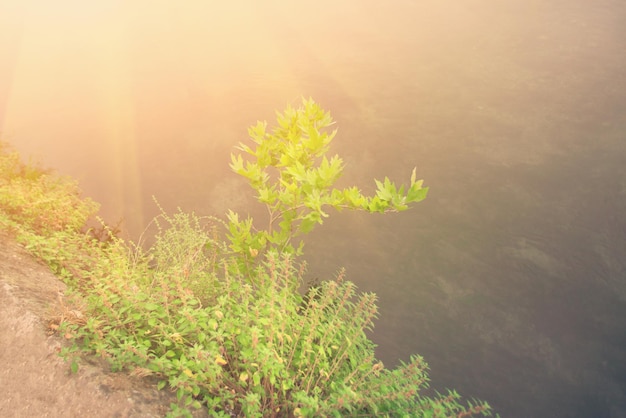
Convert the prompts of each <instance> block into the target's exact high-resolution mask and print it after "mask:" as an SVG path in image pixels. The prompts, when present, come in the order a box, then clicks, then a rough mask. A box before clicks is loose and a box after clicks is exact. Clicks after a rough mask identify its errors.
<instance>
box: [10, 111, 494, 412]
mask: <svg viewBox="0 0 626 418" xmlns="http://www.w3.org/2000/svg"><path fill="white" fill-rule="evenodd" d="M331 124H332V119H331V118H330V115H329V114H328V113H327V112H324V111H323V110H321V108H319V106H318V105H317V104H315V103H314V102H313V101H311V100H305V101H303V104H302V106H301V107H300V108H298V109H292V108H288V109H287V110H286V111H285V112H284V113H282V114H278V126H277V127H276V128H274V129H273V130H272V132H271V133H267V132H266V124H265V123H259V124H257V125H256V126H255V127H253V128H251V129H250V135H251V137H252V139H253V141H254V143H255V144H256V146H255V148H254V149H252V148H250V147H248V146H246V145H244V144H242V145H241V146H240V148H241V150H243V151H244V152H245V153H246V154H248V156H249V157H252V160H251V161H244V159H243V157H242V156H241V155H236V156H235V155H234V156H233V157H232V164H231V166H232V168H233V170H234V171H235V172H237V173H239V174H241V175H243V176H244V177H246V178H247V179H248V180H249V182H250V184H251V186H252V187H253V189H254V190H255V192H256V194H257V198H258V200H259V201H260V202H261V203H263V204H265V205H266V207H267V209H268V214H269V218H268V223H267V227H266V228H259V229H257V228H256V226H255V224H254V220H253V219H251V218H247V219H245V220H240V219H239V216H238V215H237V214H235V213H234V212H229V214H228V215H227V221H221V220H219V219H216V218H212V217H200V216H197V215H195V214H193V213H191V214H188V213H183V212H181V211H179V212H177V213H175V214H174V215H168V214H166V213H165V212H164V211H163V210H161V214H160V215H159V216H158V217H157V218H155V220H154V224H155V226H156V229H157V232H156V235H155V239H154V244H153V245H152V246H150V248H148V249H146V250H144V249H143V248H142V247H141V246H138V245H134V244H132V243H126V242H124V241H123V240H121V239H119V238H116V237H115V236H114V234H113V233H112V231H110V230H108V229H107V228H106V227H105V228H104V230H105V231H106V234H105V235H106V237H107V239H106V240H98V239H95V238H94V236H99V235H100V234H89V233H87V232H85V230H84V225H85V221H86V220H87V218H88V217H89V215H90V214H92V213H93V212H94V211H95V206H94V204H93V203H91V202H90V201H88V200H81V199H80V198H79V194H78V191H77V188H76V186H75V184H74V183H71V182H67V181H66V180H63V179H58V178H56V177H54V176H51V175H49V174H47V173H43V172H41V171H37V170H33V169H31V168H28V167H27V166H24V165H20V164H21V163H19V159H17V160H16V156H15V155H14V154H11V153H7V152H6V150H5V149H4V148H0V151H2V153H0V170H1V174H2V178H1V179H0V220H2V223H1V224H0V225H4V226H5V227H11V228H13V229H15V230H16V231H17V232H18V238H19V239H20V240H22V242H24V243H25V245H26V248H28V249H29V250H30V251H32V252H33V253H34V254H36V255H37V256H39V257H40V258H42V259H43V260H45V261H46V262H48V264H50V265H51V267H52V268H53V269H54V270H55V271H56V272H57V273H58V274H59V275H60V276H61V277H62V278H64V279H65V280H66V282H67V283H68V284H70V286H72V289H73V292H74V296H75V299H74V300H75V302H74V304H75V308H76V309H75V310H80V311H81V312H82V315H74V316H67V317H64V319H65V320H64V321H63V323H62V324H61V327H60V330H61V332H62V333H63V335H65V337H66V338H69V339H71V340H72V341H73V342H74V345H73V346H72V347H69V348H66V349H64V350H63V354H64V355H66V356H68V357H69V358H71V359H72V369H73V370H75V369H76V368H77V365H78V362H77V358H78V357H77V352H79V351H83V352H87V353H91V354H93V355H97V356H100V357H102V358H105V359H107V360H108V361H109V362H110V364H111V366H112V367H113V368H114V369H116V370H127V371H129V372H131V373H133V374H135V375H140V376H153V377H155V378H157V379H158V381H159V383H158V388H159V389H163V388H165V387H166V386H167V387H169V389H171V390H173V391H175V392H176V394H177V397H178V400H179V403H178V404H173V405H172V411H171V414H172V415H189V414H190V412H189V411H190V410H192V409H194V408H201V407H204V408H206V409H207V410H208V411H209V413H210V414H211V415H213V416H246V417H255V416H256V417H298V416H424V417H433V416H436V417H443V416H446V417H448V416H456V417H464V416H469V415H476V414H484V415H490V414H491V411H490V407H489V405H488V404H487V403H484V402H479V401H470V402H467V401H466V402H463V403H461V401H460V397H459V395H458V394H457V393H456V392H454V391H451V392H449V393H447V394H443V395H439V394H436V395H434V396H432V395H431V396H427V395H424V389H425V388H427V387H428V376H427V365H426V363H425V362H424V360H423V359H422V358H421V357H419V356H413V357H411V359H410V361H409V363H407V364H402V365H401V366H400V367H398V368H396V369H394V370H388V369H386V368H385V367H384V366H383V364H382V363H381V362H380V361H378V360H376V358H375V355H374V348H375V347H374V344H373V343H372V342H371V341H370V340H369V339H368V338H367V335H366V332H367V331H368V330H371V328H372V326H373V323H374V320H375V319H376V317H377V315H378V311H377V307H376V296H375V295H373V294H369V293H365V294H359V293H357V291H356V286H355V285H354V284H353V283H352V282H350V281H347V280H345V278H344V273H343V272H342V273H340V274H339V275H338V276H337V277H336V278H334V279H332V280H326V281H322V282H321V283H319V284H318V285H316V286H314V287H311V288H310V289H309V291H308V292H307V293H306V294H305V295H302V294H301V293H299V291H298V289H300V288H301V286H302V284H303V274H304V272H305V265H304V262H301V261H299V258H298V257H299V256H301V255H302V248H303V246H302V243H301V242H295V240H300V239H301V238H300V237H301V236H302V235H304V234H306V233H307V232H309V231H310V230H311V229H312V228H313V227H314V226H315V225H316V224H320V223H322V221H323V219H324V218H325V217H327V216H328V214H327V213H326V211H325V210H326V209H325V208H326V207H333V208H336V209H343V208H347V209H353V210H365V211H368V212H388V211H401V210H405V209H407V208H408V205H409V204H410V203H413V202H417V201H420V200H422V199H423V198H424V197H425V196H426V192H427V189H426V188H423V187H422V182H421V180H420V181H416V179H415V170H414V171H413V175H412V176H411V180H410V183H409V185H408V186H406V187H404V186H401V187H397V186H395V184H393V183H392V182H391V181H390V180H389V179H387V178H386V179H384V180H383V181H376V185H377V192H376V194H375V196H372V197H367V196H363V195H362V194H361V192H360V191H359V189H357V188H356V187H352V188H348V189H343V190H339V189H335V188H333V185H334V182H335V181H336V180H337V178H338V177H339V175H340V174H341V171H342V168H343V163H342V161H341V159H340V158H339V157H338V156H334V157H332V158H330V159H328V158H327V157H326V154H327V152H328V150H329V148H328V147H329V144H330V142H331V140H332V138H333V137H334V132H333V133H324V129H326V128H327V127H329V126H330V125H331ZM34 208H36V210H35V209H34ZM81 228H83V229H81Z"/></svg>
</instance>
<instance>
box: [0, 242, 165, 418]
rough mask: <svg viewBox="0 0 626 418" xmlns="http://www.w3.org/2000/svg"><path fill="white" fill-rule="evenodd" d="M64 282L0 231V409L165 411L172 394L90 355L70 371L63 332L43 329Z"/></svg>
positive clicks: (84, 413) (19, 413) (5, 412)
mask: <svg viewBox="0 0 626 418" xmlns="http://www.w3.org/2000/svg"><path fill="white" fill-rule="evenodd" d="M64 288H65V287H64V285H63V283H61V282H60V281H59V280H58V279H57V278H56V277H55V276H54V275H53V274H52V273H51V272H50V271H49V269H48V268H47V267H46V266H44V265H42V264H41V263H39V262H37V261H36V260H35V259H34V258H33V257H31V256H29V255H28V253H27V252H26V251H25V250H24V249H22V248H21V247H20V246H19V245H18V244H17V243H15V241H14V240H12V239H11V238H10V237H8V236H7V235H6V234H3V233H1V232H0V416H1V417H7V418H9V417H29V418H30V417H160V416H164V415H165V413H166V412H167V411H168V409H169V408H168V405H169V404H170V402H171V401H172V400H173V397H172V394H171V393H169V392H167V391H157V390H156V389H155V388H154V386H153V385H149V384H148V382H146V381H142V380H141V379H139V378H134V377H130V376H128V375H126V374H123V373H111V372H110V371H108V370H107V369H106V367H105V366H104V365H99V364H95V363H94V364H83V363H81V366H80V369H79V371H78V373H75V374H73V373H71V372H70V368H69V364H68V363H66V362H64V361H63V360H62V359H61V358H60V357H59V356H58V352H59V350H60V347H61V344H63V341H62V339H61V338H60V337H59V336H56V335H48V334H49V332H48V330H47V318H49V317H51V315H52V314H53V313H54V310H55V307H56V309H58V306H59V305H60V297H62V294H63V290H64Z"/></svg>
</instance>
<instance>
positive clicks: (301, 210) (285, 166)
mask: <svg viewBox="0 0 626 418" xmlns="http://www.w3.org/2000/svg"><path fill="white" fill-rule="evenodd" d="M333 123H334V122H333V120H332V117H331V116H330V113H328V112H326V111H324V110H323V109H322V108H321V107H320V106H319V105H318V104H317V103H315V102H314V101H313V100H311V99H309V100H303V102H302V106H300V107H299V108H297V109H294V108H292V107H288V108H287V110H285V111H284V112H283V113H277V126H276V127H274V128H273V129H272V130H271V131H270V132H268V127H267V123H266V122H258V123H257V124H256V125H255V126H252V127H250V128H249V129H248V134H249V135H250V138H251V139H252V142H253V145H252V147H251V146H249V145H247V144H244V143H241V144H240V145H239V147H238V148H239V150H240V151H242V152H244V153H245V154H247V156H248V157H249V159H244V157H243V156H242V155H241V154H232V155H231V164H230V166H231V168H232V169H233V171H235V172H236V173H237V174H240V175H242V176H243V177H245V178H246V179H247V180H248V182H249V184H250V186H252V188H253V189H254V190H255V192H256V197H257V199H258V201H259V202H261V203H263V204H264V205H265V206H266V208H267V211H268V218H269V219H268V223H267V226H266V227H265V228H263V229H256V228H255V227H254V225H253V221H252V219H251V218H247V219H245V220H241V219H240V218H239V216H238V215H237V214H236V213H234V212H232V211H231V212H229V213H228V221H229V227H230V231H229V232H230V235H229V239H230V241H231V248H232V249H233V250H234V251H236V252H238V253H240V254H243V255H244V256H245V258H246V260H247V261H251V260H252V259H253V258H255V257H257V255H258V254H259V253H263V252H264V251H266V250H267V249H268V248H274V249H276V250H278V251H280V252H289V253H296V254H302V247H303V242H302V241H300V242H299V243H293V240H294V238H296V237H299V236H301V235H303V234H306V233H308V232H310V231H311V230H312V229H313V228H314V227H315V225H317V224H321V223H323V221H324V218H326V217H328V213H327V209H326V208H327V207H331V208H334V209H337V210H341V209H352V210H363V211H366V212H370V213H374V212H378V213H384V212H398V211H403V210H406V209H408V207H409V206H408V205H409V204H411V203H414V202H419V201H421V200H423V199H424V198H425V197H426V194H427V192H428V188H427V187H423V186H422V184H423V181H422V180H416V169H413V173H412V175H411V178H410V183H409V184H408V186H400V187H398V186H396V185H395V184H394V183H393V182H391V181H390V180H389V179H388V178H386V177H385V179H384V180H382V181H379V180H375V183H376V187H377V191H376V194H375V195H374V196H371V197H368V196H364V195H363V194H362V193H361V191H360V190H359V189H358V188H357V187H350V188H346V189H337V188H334V187H333V186H334V185H335V183H336V181H337V180H338V179H339V177H340V176H341V174H342V172H343V168H344V164H343V160H342V159H341V158H340V157H339V156H338V155H334V156H332V157H330V158H328V157H327V154H328V152H329V150H330V143H331V141H332V140H333V138H334V137H335V135H336V133H337V131H336V130H335V131H331V132H328V128H329V127H331V126H332V125H333ZM294 244H296V245H295V247H294Z"/></svg>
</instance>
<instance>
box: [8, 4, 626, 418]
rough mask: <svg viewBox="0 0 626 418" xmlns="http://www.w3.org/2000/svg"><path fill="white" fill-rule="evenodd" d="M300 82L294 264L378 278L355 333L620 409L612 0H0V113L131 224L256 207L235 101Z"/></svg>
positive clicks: (582, 413) (621, 121)
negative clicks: (240, 174) (302, 174)
mask: <svg viewBox="0 0 626 418" xmlns="http://www.w3.org/2000/svg"><path fill="white" fill-rule="evenodd" d="M302 96H304V97H309V96H311V97H313V98H314V99H315V100H316V101H318V102H319V103H320V104H321V105H322V106H323V107H324V108H325V109H327V110H330V111H331V113H332V114H333V116H334V118H335V120H336V121H337V127H338V128H339V133H338V135H337V137H336V140H335V143H334V145H333V147H334V148H333V151H334V152H337V153H339V154H340V155H341V156H342V157H343V158H344V160H345V162H346V171H345V176H344V177H343V178H342V180H341V184H342V185H352V184H356V185H359V186H360V187H361V188H362V189H363V190H365V191H369V192H371V191H372V189H373V182H372V179H373V178H374V177H376V178H381V177H384V176H385V175H388V176H389V177H391V178H392V179H394V180H396V181H399V182H401V181H407V180H408V177H409V175H410V172H411V169H412V168H413V167H414V166H417V172H418V175H419V177H421V178H424V179H425V183H426V184H427V185H428V186H430V188H431V189H430V193H429V196H428V198H427V199H426V200H425V201H424V202H422V203H420V204H418V205H416V207H414V208H413V209H411V210H410V211H408V212H404V213H400V214H393V215H389V216H376V215H366V214H360V213H346V212H342V213H337V214H335V213H333V214H332V216H331V217H330V218H329V219H328V221H326V222H325V224H324V225H323V226H322V227H320V228H319V229H318V230H316V231H314V232H313V234H312V235H311V237H310V240H309V241H308V243H307V247H306V248H305V250H306V253H307V260H308V262H309V270H310V275H311V276H312V277H313V276H317V277H321V278H324V277H328V276H329V275H332V274H334V272H336V271H337V270H338V269H339V268H340V267H342V266H343V267H346V269H347V273H348V277H349V278H350V279H351V280H353V281H355V282H356V283H357V284H358V285H359V288H360V289H361V290H363V291H373V292H376V293H377V294H378V296H379V298H380V306H381V318H380V320H379V321H378V323H377V326H376V329H375V331H374V335H373V338H374V340H375V341H376V342H377V344H378V345H379V347H378V354H379V356H380V358H381V359H382V360H383V361H384V362H385V364H386V365H388V366H390V367H392V366H394V365H396V364H398V362H399V361H402V360H407V359H408V357H409V355H410V354H412V353H419V354H422V355H423V356H424V357H425V358H426V360H427V361H428V362H429V364H430V365H431V378H432V385H433V387H435V388H437V389H443V388H444V387H451V388H455V389H458V390H459V392H461V393H462V394H464V395H467V396H474V397H479V398H482V399H486V400H487V401H489V402H490V403H491V404H492V405H493V406H494V407H495V408H496V410H497V411H498V412H500V413H501V414H502V416H512V417H540V416H551V417H591V416H593V417H621V416H626V319H625V318H626V218H625V217H624V214H625V213H626V3H624V2H621V1H611V0H598V1H593V2H590V1H583V0H567V1H566V0H553V1H549V2H548V1H538V0H524V1H522V0H502V1H498V2H488V1H484V0H468V1H464V2H454V3H453V2H440V1H434V0H424V1H418V0H416V1H410V0H402V1H401V0H398V1H395V2H379V1H373V0H360V1H356V0H346V1H341V2H337V1H329V0H320V1H317V2H315V4H307V5H306V6H304V5H296V2H284V1H279V0H271V1H267V2H263V3H262V4H261V2H254V1H251V0H247V1H232V2H219V3H218V2H207V1H199V0H190V1H188V2H179V3H178V2H168V1H150V2H148V1H137V2H122V1H106V2H105V1H100V2H99V1H92V2H83V1H77V0H71V1H70V0H66V1H63V0H62V1H57V2H44V1H37V0H30V1H29V0H24V1H21V2H18V1H14V2H11V1H9V0H3V1H2V2H0V131H1V132H2V137H3V139H4V140H7V141H8V142H10V143H12V144H13V145H14V146H15V148H16V149H18V150H19V151H20V152H21V153H22V154H23V155H24V156H30V157H32V158H34V159H36V160H39V161H41V162H42V163H43V164H44V165H46V166H48V167H53V168H56V169H57V170H58V171H60V172H61V173H63V174H68V175H71V176H72V177H74V178H77V179H78V180H79V181H80V184H81V186H82V188H83V190H85V192H86V194H87V195H89V196H92V197H93V198H94V199H96V200H97V201H99V202H101V203H102V204H103V212H102V213H103V215H104V216H105V218H106V219H108V220H109V221H111V222H115V221H116V220H117V219H119V218H124V227H125V231H126V233H127V234H128V235H129V236H130V237H135V238H136V237H137V236H138V235H139V234H140V232H141V231H142V230H143V228H144V227H145V225H146V223H147V221H149V220H150V219H151V217H152V216H153V215H154V214H156V213H157V209H156V207H155V205H154V203H153V202H152V196H153V195H154V196H156V198H157V199H158V200H159V202H160V203H161V204H162V205H163V206H164V207H165V208H166V209H168V210H174V209H175V208H176V207H181V208H182V209H184V210H195V211H197V212H198V213H202V214H217V215H219V214H223V213H224V211H225V210H226V209H227V208H233V209H235V210H238V211H240V212H244V213H245V212H246V211H250V212H252V213H262V212H261V211H259V210H258V207H256V206H255V202H254V201H253V199H251V198H250V193H249V192H248V190H247V189H246V186H245V184H244V183H242V181H240V180H239V179H237V178H236V176H235V175H234V174H231V173H230V172H229V169H228V162H229V154H230V152H231V151H232V149H233V147H234V146H235V145H236V144H237V143H238V142H239V141H242V140H246V129H247V127H248V126H250V125H252V124H254V123H255V122H256V120H257V119H261V120H264V119H266V120H268V121H271V120H272V118H273V117H274V111H275V110H282V109H283V108H284V107H285V106H286V105H287V104H292V105H297V104H298V103H299V101H300V98H301V97H302Z"/></svg>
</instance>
